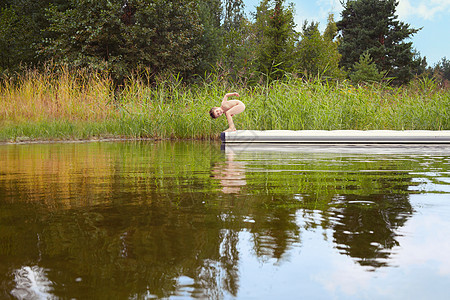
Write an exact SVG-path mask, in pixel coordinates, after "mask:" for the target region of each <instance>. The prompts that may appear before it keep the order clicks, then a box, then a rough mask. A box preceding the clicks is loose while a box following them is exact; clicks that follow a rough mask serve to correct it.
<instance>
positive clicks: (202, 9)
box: [196, 0, 223, 75]
mask: <svg viewBox="0 0 450 300" xmlns="http://www.w3.org/2000/svg"><path fill="white" fill-rule="evenodd" d="M198 7H199V17H200V20H201V24H202V26H203V34H202V36H201V38H200V41H199V42H200V44H201V45H202V49H201V50H200V53H199V56H200V58H201V59H200V61H199V65H198V66H197V69H196V73H197V74H202V75H203V74H204V73H205V72H207V71H211V70H212V67H213V66H214V65H215V64H216V62H217V61H218V60H219V59H220V57H221V55H222V44H223V30H222V28H221V24H220V23H221V20H222V2H221V1H220V0H207V1H199V2H198Z"/></svg>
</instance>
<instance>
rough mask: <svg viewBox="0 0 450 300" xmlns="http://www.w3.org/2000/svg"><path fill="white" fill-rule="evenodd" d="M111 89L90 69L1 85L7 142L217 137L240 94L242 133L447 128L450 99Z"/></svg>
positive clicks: (272, 89) (325, 87)
mask: <svg viewBox="0 0 450 300" xmlns="http://www.w3.org/2000/svg"><path fill="white" fill-rule="evenodd" d="M112 90H113V87H112V81H111V80H110V79H109V78H108V77H107V76H105V75H104V74H101V73H89V72H86V71H83V70H78V71H69V70H66V69H61V70H58V71H57V72H55V71H54V70H50V69H49V70H47V71H46V72H42V73H37V72H31V71H30V72H29V73H27V74H25V75H23V76H22V77H20V78H19V79H18V81H17V83H16V84H12V83H10V82H9V81H8V80H4V81H3V82H0V103H1V106H0V124H1V129H0V140H9V139H13V140H15V139H21V138H22V139H38V138H45V139H52V138H59V139H73V138H91V137H105V136H106V137H108V136H119V137H120V136H126V137H131V138H139V137H150V138H195V139H209V138H217V135H218V133H219V132H220V131H221V130H223V129H225V128H226V126H227V125H226V120H225V118H220V119H219V120H211V119H210V118H209V115H208V113H207V112H208V111H209V109H210V108H211V107H212V106H217V105H219V104H220V101H221V99H222V97H223V95H224V94H225V93H226V92H230V91H238V92H239V93H240V95H241V99H242V100H243V101H244V102H245V103H246V107H247V109H246V111H245V112H244V113H243V114H240V115H238V116H236V120H235V121H236V122H235V123H236V125H237V127H238V128H239V129H255V130H258V129H259V130H264V129H286V130H303V129H325V130H333V129H362V130H366V129H398V130H402V129H430V130H442V129H450V123H449V122H450V117H449V115H450V97H449V92H448V91H445V90H431V91H428V90H423V89H421V88H419V87H417V86H416V87H412V86H411V87H402V88H389V87H380V86H366V87H353V86H351V85H350V84H349V83H347V82H343V83H322V82H320V81H314V82H304V81H302V80H300V79H295V78H291V79H289V80H287V81H274V82H272V83H271V84H269V85H267V86H266V85H261V86H254V87H243V86H233V85H232V84H231V83H229V82H226V81H224V80H223V79H220V78H219V77H217V76H216V77H215V76H210V77H209V78H208V79H207V80H204V81H203V82H199V83H197V84H190V85H188V84H186V83H184V82H183V81H182V80H181V79H180V78H179V77H176V76H167V77H164V78H158V79H156V82H155V83H153V84H152V85H149V84H148V83H147V82H142V81H141V80H139V79H137V78H130V80H129V82H128V84H127V85H126V86H125V88H124V90H123V91H122V92H121V93H120V94H117V95H114V93H113V92H112Z"/></svg>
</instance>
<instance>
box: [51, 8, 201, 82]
mask: <svg viewBox="0 0 450 300" xmlns="http://www.w3.org/2000/svg"><path fill="white" fill-rule="evenodd" d="M72 5H73V8H72V9H69V10H64V11H59V10H58V9H57V8H55V7H54V6H52V7H51V8H50V9H49V10H48V14H47V15H48V17H49V20H50V24H51V25H50V31H51V32H53V33H54V34H55V36H56V37H55V38H53V39H51V40H49V41H48V43H47V47H46V48H45V49H44V51H45V52H46V53H48V54H51V55H52V56H53V57H54V59H55V60H56V61H57V62H60V63H64V64H69V65H72V66H78V67H81V66H82V67H85V66H88V67H91V68H95V69H99V70H108V71H110V72H111V74H112V75H113V76H114V77H115V78H121V77H123V76H126V75H129V74H130V72H131V70H133V69H136V68H138V67H139V66H145V67H147V68H149V69H150V70H151V71H152V72H155V73H159V72H162V71H165V72H166V71H169V72H189V71H192V70H194V68H195V67H197V66H198V55H199V52H200V50H201V45H200V44H199V40H200V36H201V33H202V26H201V24H200V19H199V16H198V10H197V6H196V3H195V2H194V1H181V0H172V1H162V0H152V1H150V3H149V1H145V0H134V1H130V2H129V3H128V5H129V6H128V11H125V8H122V1H118V0H117V1H109V0H99V1H92V0H72ZM127 14H128V15H127Z"/></svg>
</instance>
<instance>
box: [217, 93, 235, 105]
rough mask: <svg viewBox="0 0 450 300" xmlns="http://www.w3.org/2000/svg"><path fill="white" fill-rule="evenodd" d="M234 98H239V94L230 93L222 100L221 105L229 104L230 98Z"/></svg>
mask: <svg viewBox="0 0 450 300" xmlns="http://www.w3.org/2000/svg"><path fill="white" fill-rule="evenodd" d="M232 96H236V97H239V94H238V93H228V94H225V96H224V97H223V100H222V104H221V105H224V104H225V103H226V102H227V100H228V97H232Z"/></svg>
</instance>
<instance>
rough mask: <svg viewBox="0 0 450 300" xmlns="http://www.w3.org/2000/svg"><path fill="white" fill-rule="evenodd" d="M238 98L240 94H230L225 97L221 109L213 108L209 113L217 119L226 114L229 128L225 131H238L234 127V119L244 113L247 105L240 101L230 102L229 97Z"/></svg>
mask: <svg viewBox="0 0 450 300" xmlns="http://www.w3.org/2000/svg"><path fill="white" fill-rule="evenodd" d="M231 96H236V97H239V94H238V93H228V94H226V95H225V97H223V100H222V103H221V104H220V107H213V108H211V110H210V111H209V114H210V115H211V118H213V119H215V118H218V117H220V116H221V115H222V114H225V116H226V117H227V121H228V126H229V128H228V129H227V130H225V131H236V127H234V123H233V119H232V117H233V116H234V115H237V114H239V113H241V112H243V111H244V109H245V105H244V103H242V102H241V101H239V100H228V97H231Z"/></svg>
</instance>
